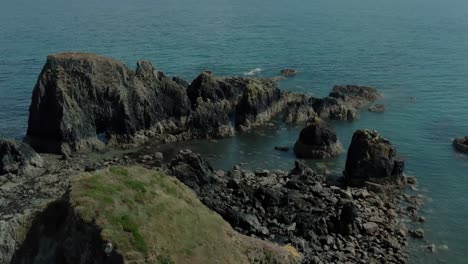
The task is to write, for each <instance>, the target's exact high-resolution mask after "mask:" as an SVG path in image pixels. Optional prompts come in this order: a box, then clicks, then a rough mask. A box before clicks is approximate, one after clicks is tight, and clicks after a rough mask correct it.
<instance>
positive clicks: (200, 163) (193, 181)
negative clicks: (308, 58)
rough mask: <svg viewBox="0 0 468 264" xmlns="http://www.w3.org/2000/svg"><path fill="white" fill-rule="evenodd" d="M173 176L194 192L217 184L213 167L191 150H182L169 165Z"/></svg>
mask: <svg viewBox="0 0 468 264" xmlns="http://www.w3.org/2000/svg"><path fill="white" fill-rule="evenodd" d="M169 170H170V172H171V174H172V175H173V176H175V177H177V178H178V179H179V180H180V181H182V182H183V183H185V184H186V185H187V186H189V187H190V188H192V189H194V190H198V189H199V188H200V186H204V185H207V184H210V183H214V182H216V176H215V172H214V170H213V168H212V167H211V165H210V164H209V163H208V162H206V161H205V160H204V159H202V158H201V156H200V155H198V154H195V153H193V152H192V151H190V150H181V151H179V153H178V154H177V156H176V157H175V159H174V160H172V161H171V164H170V165H169Z"/></svg>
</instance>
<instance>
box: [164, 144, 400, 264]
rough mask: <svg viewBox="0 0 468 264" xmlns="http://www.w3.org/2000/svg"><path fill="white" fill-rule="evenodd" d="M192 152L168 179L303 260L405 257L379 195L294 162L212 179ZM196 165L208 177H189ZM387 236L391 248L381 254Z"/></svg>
mask: <svg viewBox="0 0 468 264" xmlns="http://www.w3.org/2000/svg"><path fill="white" fill-rule="evenodd" d="M189 153H191V152H189ZM195 156H197V155H194V154H189V155H178V157H177V158H176V160H175V161H173V163H172V164H177V169H176V170H174V171H175V173H174V174H175V176H176V177H177V178H179V179H180V180H181V181H182V182H184V183H186V184H187V185H189V186H191V187H192V188H193V189H194V190H195V192H196V193H197V195H198V196H199V198H200V200H201V201H202V202H203V203H204V204H205V205H206V206H207V207H209V208H210V209H212V210H213V211H215V212H217V213H219V214H220V215H221V216H222V217H223V218H224V219H225V220H227V221H228V222H229V223H230V224H231V225H232V226H233V227H234V228H235V229H236V230H237V231H239V232H241V233H243V234H246V235H254V236H257V237H260V238H262V239H267V240H273V241H275V242H277V243H280V244H291V245H292V246H294V247H295V248H297V249H298V250H299V251H300V252H301V253H302V254H304V258H305V260H304V263H318V262H316V261H317V259H318V260H319V261H322V262H323V263H334V262H337V256H340V257H339V259H340V260H341V262H342V263H346V262H349V263H360V262H362V263H373V262H374V260H375V258H376V257H378V258H379V259H380V260H381V262H388V263H404V262H405V255H404V254H403V252H402V250H401V249H402V248H403V247H404V245H405V243H407V242H406V238H405V237H402V236H401V235H400V233H399V230H401V226H400V224H399V223H398V221H397V220H396V219H394V217H388V216H387V215H386V212H385V210H381V209H380V208H379V206H381V204H383V203H384V202H385V204H386V206H388V207H389V208H394V206H395V205H394V202H392V198H390V197H387V196H386V194H377V193H375V194H372V195H370V194H369V193H368V192H367V190H366V189H365V188H347V189H346V190H345V189H342V188H339V187H336V186H328V185H327V184H326V183H325V180H324V178H323V176H322V175H318V174H317V173H315V172H314V171H313V170H312V169H310V168H309V167H307V166H306V165H305V164H303V163H301V162H299V161H296V164H295V168H294V169H293V170H292V171H291V172H290V173H286V172H282V171H272V172H268V171H265V172H262V173H254V172H252V171H247V170H241V169H239V168H236V169H235V170H232V171H229V172H227V173H226V174H225V175H224V176H223V177H222V178H218V179H216V178H214V177H216V176H213V175H214V173H213V171H212V170H211V169H209V165H208V164H207V163H205V162H204V161H202V159H201V158H200V157H199V156H197V157H195ZM171 167H174V166H171ZM198 170H204V171H207V175H211V176H209V177H208V178H207V179H205V180H203V181H199V180H193V179H200V174H202V173H201V172H200V173H197V172H196V171H198ZM187 172H188V173H187ZM211 179H212V180H211ZM364 193H367V196H365V195H364ZM344 194H346V195H344ZM386 197H387V198H386ZM351 200H352V201H351ZM375 221H377V222H378V223H376V222H375ZM389 240H391V241H392V243H391V244H392V245H394V248H395V249H393V250H392V254H388V255H387V254H383V255H382V252H386V249H387V248H388V244H389V243H388V241H389ZM372 252H377V253H372ZM314 261H315V262H314Z"/></svg>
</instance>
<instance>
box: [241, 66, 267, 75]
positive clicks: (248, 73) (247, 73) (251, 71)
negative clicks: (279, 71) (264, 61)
mask: <svg viewBox="0 0 468 264" xmlns="http://www.w3.org/2000/svg"><path fill="white" fill-rule="evenodd" d="M262 71H263V70H262V69H260V68H255V69H252V70H250V71H248V72H244V75H245V76H253V75H257V74H259V73H260V72H262Z"/></svg>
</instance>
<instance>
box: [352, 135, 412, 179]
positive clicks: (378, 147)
mask: <svg viewBox="0 0 468 264" xmlns="http://www.w3.org/2000/svg"><path fill="white" fill-rule="evenodd" d="M404 165H405V163H404V161H403V160H402V159H400V158H399V157H398V156H397V153H396V150H395V148H394V147H393V146H392V144H391V143H390V141H388V140H387V139H385V138H383V137H382V136H380V135H379V134H378V133H377V132H376V131H374V130H368V129H365V130H357V131H356V132H355V133H354V135H353V139H352V142H351V145H350V146H349V150H348V157H347V160H346V169H345V172H344V174H345V178H346V181H347V182H348V183H349V184H358V185H359V184H363V183H364V182H365V181H377V182H385V181H390V182H396V181H399V180H401V178H402V175H403V170H404Z"/></svg>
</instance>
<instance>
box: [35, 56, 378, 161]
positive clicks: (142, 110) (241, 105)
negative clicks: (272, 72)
mask: <svg viewBox="0 0 468 264" xmlns="http://www.w3.org/2000/svg"><path fill="white" fill-rule="evenodd" d="M378 97H379V95H378V93H377V92H376V91H375V89H373V88H369V87H362V86H337V87H335V88H334V89H333V92H332V93H331V94H330V96H329V97H327V98H324V99H317V98H311V97H309V96H306V95H303V94H294V93H290V92H282V91H281V90H280V89H279V88H278V84H277V83H276V80H275V79H274V78H240V77H216V76H215V75H214V74H213V73H211V72H208V71H206V72H203V73H201V74H200V75H199V76H198V77H197V78H196V79H195V80H193V81H192V82H191V83H190V84H189V83H188V82H187V81H185V80H183V79H181V78H179V77H173V78H172V79H171V78H169V77H167V76H166V75H164V73H163V72H161V71H158V70H156V68H155V67H154V66H153V65H152V64H151V63H150V62H146V61H140V62H138V63H137V67H136V70H135V71H133V70H131V69H129V68H128V67H127V66H125V65H124V64H122V63H121V62H118V61H116V60H113V59H111V58H106V57H102V56H98V55H94V54H88V53H74V52H69V53H60V54H55V55H51V56H48V58H47V62H46V64H45V66H44V68H43V70H42V72H41V74H40V76H39V79H38V81H37V83H36V86H35V88H34V91H33V96H32V101H31V105H30V110H29V111H30V115H29V126H28V132H27V141H28V142H29V143H30V144H31V146H33V147H34V148H35V149H36V150H38V151H40V152H53V153H68V152H74V151H88V150H95V149H102V148H104V147H105V146H106V145H134V144H141V143H143V142H145V141H147V140H149V139H150V138H151V139H156V140H161V141H163V142H174V141H180V140H187V139H193V138H219V137H226V136H230V135H232V134H233V133H234V127H235V128H238V129H239V130H247V129H249V128H251V127H253V126H255V125H260V124H262V123H265V122H266V121H269V120H270V119H271V118H273V117H274V116H276V115H278V114H280V113H283V112H286V120H287V121H288V122H302V121H307V120H309V119H310V118H312V117H315V116H317V115H318V116H320V117H322V118H331V119H343V120H350V119H354V118H356V117H357V116H358V112H357V110H356V108H357V107H360V106H361V105H363V104H365V103H368V102H369V101H371V100H375V99H376V98H378Z"/></svg>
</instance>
